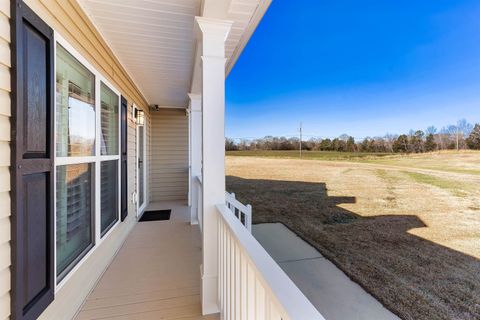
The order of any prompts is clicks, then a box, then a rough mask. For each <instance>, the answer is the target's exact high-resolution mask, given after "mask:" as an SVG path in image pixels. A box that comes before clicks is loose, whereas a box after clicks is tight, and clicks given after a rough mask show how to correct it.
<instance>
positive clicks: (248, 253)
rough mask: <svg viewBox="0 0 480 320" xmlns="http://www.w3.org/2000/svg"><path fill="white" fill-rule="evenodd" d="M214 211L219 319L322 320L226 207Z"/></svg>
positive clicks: (222, 206) (219, 206) (218, 206)
mask: <svg viewBox="0 0 480 320" xmlns="http://www.w3.org/2000/svg"><path fill="white" fill-rule="evenodd" d="M217 211H218V215H219V217H218V264H219V266H218V268H219V269H218V275H219V282H218V290H219V292H218V293H219V302H220V312H221V315H222V319H227V320H231V319H235V320H236V319H242V320H243V319H249V320H253V319H265V320H271V319H275V320H324V318H323V317H322V315H321V314H320V313H319V312H318V311H317V310H316V309H315V307H314V306H313V305H312V304H311V302H310V301H309V300H308V299H307V298H306V297H305V296H304V295H303V293H302V292H301V291H300V290H299V289H298V288H297V286H295V284H294V283H293V282H292V280H290V278H289V277H288V276H287V275H286V274H285V272H283V270H282V269H281V268H280V267H279V266H278V264H277V263H276V262H275V261H274V260H273V259H272V258H271V257H270V256H269V255H268V253H267V252H266V251H265V249H264V248H263V247H262V246H261V245H260V243H258V241H257V240H255V238H254V237H253V236H252V235H251V234H250V233H249V232H248V230H247V229H246V228H245V227H244V226H243V225H242V223H241V222H240V221H239V219H237V218H236V217H235V216H234V215H233V214H232V212H231V211H230V210H229V209H228V208H227V206H226V205H224V204H221V205H217Z"/></svg>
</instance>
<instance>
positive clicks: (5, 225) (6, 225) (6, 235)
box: [0, 217, 10, 243]
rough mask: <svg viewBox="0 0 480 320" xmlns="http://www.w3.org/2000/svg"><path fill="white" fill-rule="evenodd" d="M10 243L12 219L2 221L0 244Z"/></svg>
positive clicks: (0, 225)
mask: <svg viewBox="0 0 480 320" xmlns="http://www.w3.org/2000/svg"><path fill="white" fill-rule="evenodd" d="M9 241H10V217H4V218H2V219H0V243H5V242H9Z"/></svg>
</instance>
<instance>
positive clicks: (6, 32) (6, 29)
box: [0, 1, 10, 43]
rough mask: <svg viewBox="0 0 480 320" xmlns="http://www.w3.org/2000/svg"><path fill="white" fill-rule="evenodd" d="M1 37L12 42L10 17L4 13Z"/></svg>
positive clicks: (0, 16)
mask: <svg viewBox="0 0 480 320" xmlns="http://www.w3.org/2000/svg"><path fill="white" fill-rule="evenodd" d="M0 2H3V1H0ZM0 38H1V39H3V40H5V41H7V42H8V43H10V19H9V18H8V17H7V16H6V15H4V14H0Z"/></svg>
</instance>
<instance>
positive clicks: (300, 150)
mask: <svg viewBox="0 0 480 320" xmlns="http://www.w3.org/2000/svg"><path fill="white" fill-rule="evenodd" d="M301 157H302V123H301V122H300V158H301Z"/></svg>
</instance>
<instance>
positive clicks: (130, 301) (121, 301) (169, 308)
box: [76, 201, 219, 320]
mask: <svg viewBox="0 0 480 320" xmlns="http://www.w3.org/2000/svg"><path fill="white" fill-rule="evenodd" d="M147 209H155V210H161V209H171V210H172V213H171V218H170V220H167V221H149V222H140V223H137V224H136V226H135V227H134V228H133V230H132V231H131V233H130V234H129V236H128V238H127V240H126V241H125V243H124V244H123V246H122V247H121V249H120V250H119V252H118V253H117V255H116V256H115V258H114V259H113V261H112V262H111V264H110V266H109V267H108V268H107V270H106V271H105V273H104V274H103V275H102V277H101V278H100V280H99V281H98V283H97V285H96V286H95V288H94V289H93V290H92V291H91V293H90V294H89V296H88V297H87V299H86V300H85V302H84V304H83V306H82V307H81V308H80V310H79V312H78V314H77V316H76V319H78V320H81V319H177V318H182V319H212V320H213V319H219V316H218V314H215V315H210V316H202V308H201V297H200V287H201V283H200V272H199V270H200V269H199V268H200V264H201V260H202V250H201V234H200V230H199V227H198V225H191V224H190V211H189V208H188V206H187V205H186V203H182V202H178V201H177V202H163V203H151V204H150V205H149V207H148V208H147Z"/></svg>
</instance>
